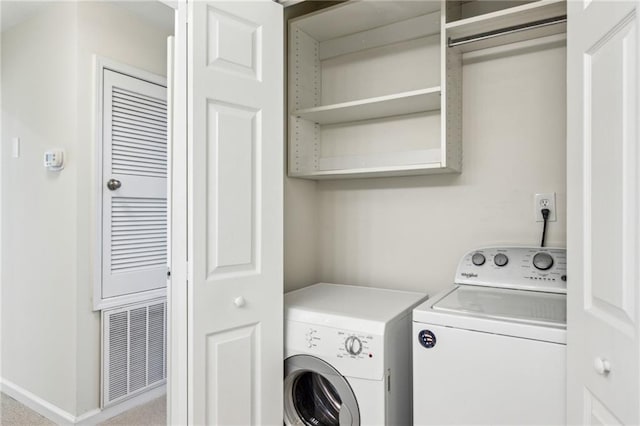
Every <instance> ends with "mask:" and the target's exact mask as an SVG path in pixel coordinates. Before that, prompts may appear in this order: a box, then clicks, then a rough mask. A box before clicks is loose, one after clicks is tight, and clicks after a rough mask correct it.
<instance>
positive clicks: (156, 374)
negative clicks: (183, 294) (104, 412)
mask: <svg viewBox="0 0 640 426" xmlns="http://www.w3.org/2000/svg"><path fill="white" fill-rule="evenodd" d="M166 312H167V302H166V299H165V298H162V299H156V300H152V301H149V302H145V303H138V304H135V305H128V306H124V307H120V308H116V309H109V310H104V311H102V330H103V334H102V407H107V406H109V405H113V404H115V403H117V402H120V401H122V400H124V399H127V398H129V397H132V396H134V395H136V394H138V393H140V392H143V391H145V390H148V389H150V388H152V387H156V386H159V385H162V384H164V383H165V382H166V377H167V313H166Z"/></svg>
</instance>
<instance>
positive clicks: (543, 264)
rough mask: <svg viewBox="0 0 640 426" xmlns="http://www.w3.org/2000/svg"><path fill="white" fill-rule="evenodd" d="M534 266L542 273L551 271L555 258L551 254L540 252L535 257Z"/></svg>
mask: <svg viewBox="0 0 640 426" xmlns="http://www.w3.org/2000/svg"><path fill="white" fill-rule="evenodd" d="M533 266H535V267H536V269H539V270H541V271H546V270H548V269H551V267H552V266H553V257H552V256H551V255H550V254H549V253H545V252H539V253H536V254H535V256H533Z"/></svg>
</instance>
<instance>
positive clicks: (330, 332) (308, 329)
mask: <svg viewBox="0 0 640 426" xmlns="http://www.w3.org/2000/svg"><path fill="white" fill-rule="evenodd" d="M383 340H384V339H383V336H381V335H376V334H372V333H366V332H359V331H356V330H348V329H340V328H334V327H327V326H323V325H318V324H309V323H303V322H297V321H290V320H289V321H287V324H286V327H285V347H286V348H287V353H286V354H285V355H286V356H292V355H297V354H309V355H315V356H317V357H318V358H321V359H323V360H324V361H326V362H328V363H329V364H331V365H333V366H334V367H335V368H336V369H337V370H338V371H340V372H341V373H342V374H343V375H345V376H348V377H358V378H363V379H372V380H382V378H383V371H384V368H383V365H384V363H383V362H384V352H383V343H384V342H383Z"/></svg>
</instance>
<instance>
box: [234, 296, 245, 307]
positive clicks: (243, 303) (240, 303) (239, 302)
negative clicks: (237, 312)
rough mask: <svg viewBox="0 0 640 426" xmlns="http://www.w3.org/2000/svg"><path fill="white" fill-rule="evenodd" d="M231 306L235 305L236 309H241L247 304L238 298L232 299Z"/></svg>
mask: <svg viewBox="0 0 640 426" xmlns="http://www.w3.org/2000/svg"><path fill="white" fill-rule="evenodd" d="M233 304H234V305H236V307H238V308H242V307H243V306H244V305H246V304H247V301H246V300H244V297H242V296H239V297H236V298H235V299H233Z"/></svg>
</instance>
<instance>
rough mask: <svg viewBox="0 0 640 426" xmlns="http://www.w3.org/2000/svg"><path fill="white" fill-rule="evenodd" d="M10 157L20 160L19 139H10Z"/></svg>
mask: <svg viewBox="0 0 640 426" xmlns="http://www.w3.org/2000/svg"><path fill="white" fill-rule="evenodd" d="M11 157H13V158H20V138H12V139H11Z"/></svg>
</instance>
